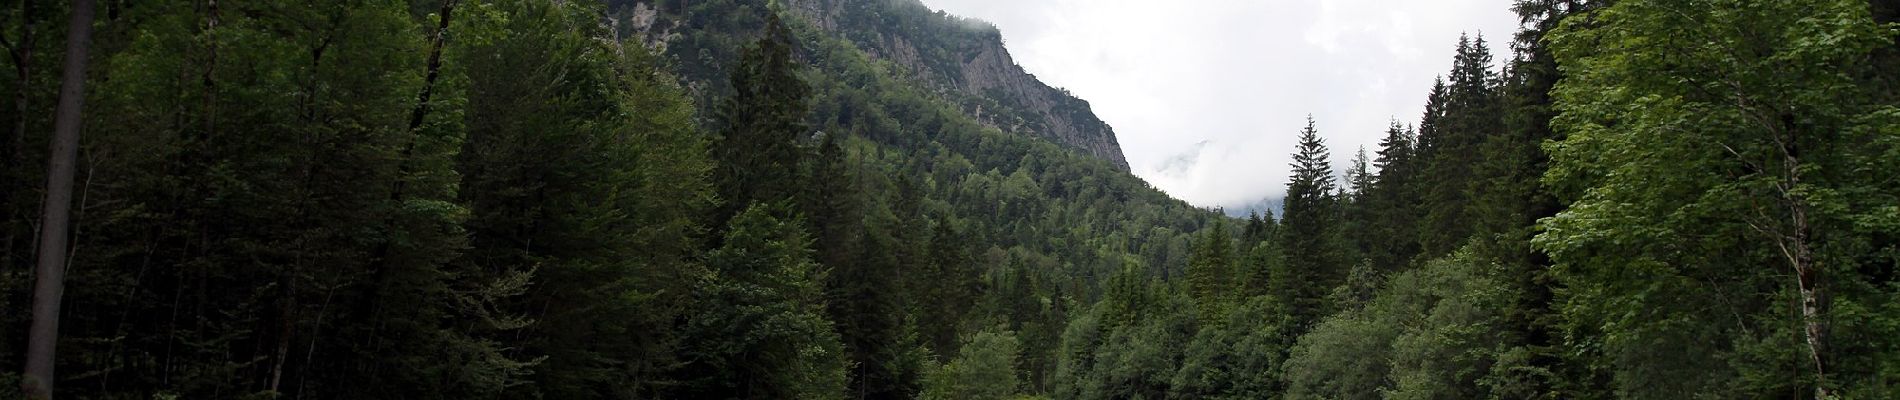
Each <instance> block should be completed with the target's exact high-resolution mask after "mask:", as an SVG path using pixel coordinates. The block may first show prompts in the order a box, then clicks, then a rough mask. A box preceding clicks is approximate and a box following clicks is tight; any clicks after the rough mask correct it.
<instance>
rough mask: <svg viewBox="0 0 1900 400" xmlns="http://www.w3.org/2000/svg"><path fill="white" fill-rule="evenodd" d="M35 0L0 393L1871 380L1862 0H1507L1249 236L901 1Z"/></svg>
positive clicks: (1890, 317)
mask: <svg viewBox="0 0 1900 400" xmlns="http://www.w3.org/2000/svg"><path fill="white" fill-rule="evenodd" d="M70 3H71V4H65V2H53V1H38V0H20V1H8V2H6V4H5V5H4V8H0V46H3V47H4V50H5V52H6V57H3V58H4V61H0V63H4V64H5V66H6V71H7V72H10V73H6V74H0V97H4V98H5V99H6V101H5V103H4V107H0V122H4V124H0V125H3V128H4V129H5V130H6V132H7V134H6V136H5V138H4V139H5V140H4V142H0V153H3V154H0V164H3V165H0V168H3V169H0V180H3V181H4V184H0V359H3V360H7V362H6V363H0V365H5V366H6V368H4V370H0V382H5V383H6V387H8V388H9V389H8V390H5V391H0V398H51V397H53V396H54V395H57V397H59V398H71V399H127V400H131V399H139V400H145V399H306V398H308V399H486V398H495V399H539V398H545V399H609V398H612V399H621V398H664V399H847V398H848V399H910V398H923V399H1032V398H1052V399H1163V398H1168V399H1202V398H1207V399H1320V398H1326V399H1485V398H1490V399H1610V398H1619V399H1621V398H1628V399H1731V398H1811V399H1817V400H1826V399H1895V398H1900V276H1896V272H1897V271H1896V270H1897V269H1900V44H1897V42H1896V38H1900V34H1897V32H1900V24H1895V22H1894V21H1895V19H1896V15H1900V5H1896V3H1897V2H1895V1H1891V0H1873V1H1862V0H1616V1H1605V0H1518V1H1516V2H1515V6H1514V10H1515V11H1516V12H1517V14H1518V15H1519V16H1520V17H1521V22H1522V25H1521V30H1520V31H1518V32H1516V33H1515V35H1514V36H1512V37H1510V38H1509V40H1510V43H1511V48H1512V49H1514V50H1513V54H1511V55H1509V56H1508V57H1505V58H1503V59H1496V58H1494V55H1493V54H1490V50H1488V49H1489V48H1490V47H1489V46H1488V45H1487V43H1486V41H1487V39H1486V38H1484V37H1482V36H1477V35H1473V36H1468V37H1463V38H1457V41H1456V46H1455V47H1453V46H1449V44H1451V39H1452V38H1446V43H1447V44H1448V46H1447V47H1451V48H1453V49H1454V50H1455V53H1454V55H1453V57H1454V60H1455V62H1454V64H1455V65H1454V67H1453V68H1452V69H1451V70H1450V71H1447V72H1446V74H1445V75H1444V77H1443V78H1442V79H1441V81H1440V82H1439V84H1438V85H1436V86H1435V87H1433V88H1432V90H1431V92H1430V93H1422V95H1424V96H1423V97H1424V100H1425V102H1426V104H1427V106H1426V110H1427V111H1426V112H1425V114H1424V115H1423V116H1422V118H1421V119H1419V120H1417V121H1403V122H1401V121H1392V122H1391V124H1390V126H1391V128H1390V129H1389V131H1387V132H1385V139H1384V140H1383V142H1382V143H1380V146H1379V148H1378V149H1376V150H1375V151H1374V152H1372V153H1371V154H1368V153H1367V152H1365V151H1363V150H1362V151H1359V152H1358V153H1356V154H1348V155H1347V156H1349V157H1341V158H1340V159H1338V160H1343V161H1336V160H1335V159H1334V157H1335V156H1336V154H1334V153H1333V152H1332V151H1331V149H1329V148H1328V147H1327V145H1326V140H1325V135H1324V134H1323V132H1325V130H1324V129H1323V128H1324V127H1325V126H1326V125H1325V123H1324V122H1325V121H1311V119H1310V118H1309V121H1308V123H1307V124H1306V125H1305V126H1303V127H1301V126H1262V127H1259V131H1260V132H1261V134H1262V135H1292V134H1294V133H1297V134H1298V135H1297V138H1298V139H1297V140H1298V153H1297V154H1295V158H1294V162H1293V164H1294V165H1293V167H1294V172H1293V173H1292V176H1290V177H1289V180H1288V182H1287V183H1286V187H1285V189H1286V197H1285V199H1284V207H1283V209H1281V210H1279V211H1278V213H1277V215H1271V214H1269V215H1255V216H1252V217H1249V218H1230V217H1227V216H1225V215H1223V214H1221V212H1219V211H1218V210H1207V209H1199V208H1195V207H1194V206H1191V205H1189V204H1187V203H1185V202H1182V201H1180V200H1176V199H1173V198H1171V197H1169V196H1167V195H1166V194H1163V193H1162V192H1160V191H1159V190H1156V189H1154V188H1153V187H1151V186H1149V185H1148V184H1147V183H1145V182H1143V181H1142V180H1141V179H1139V178H1136V177H1135V176H1134V175H1131V174H1129V173H1128V172H1127V171H1128V168H1127V166H1126V164H1125V163H1124V162H1123V161H1121V159H1120V153H1119V148H1118V147H1114V146H1115V145H1114V144H1113V142H1112V140H1113V134H1112V132H1109V131H1107V128H1106V126H1105V125H1102V126H1099V127H1094V125H1100V124H1101V123H1100V120H1099V119H1096V118H1095V116H1094V114H1093V113H1092V112H1091V111H1089V109H1088V107H1087V103H1086V102H1082V101H1080V100H1077V99H1074V98H1072V97H1065V96H1067V95H1066V92H1059V91H1055V90H1052V89H1048V88H1047V87H1046V86H1035V85H1030V86H1021V87H1016V88H1014V89H1010V90H1017V91H1015V92H1011V91H1007V90H1004V89H1006V88H996V87H978V86H974V83H973V82H974V81H973V80H972V79H973V78H971V76H970V75H961V74H958V73H955V72H956V71H960V70H965V68H962V66H964V65H967V64H966V63H974V62H978V61H979V60H980V59H982V58H983V57H978V56H979V55H980V54H978V53H976V52H975V51H976V50H974V49H978V48H981V47H983V46H980V45H979V44H982V43H996V44H1000V36H999V35H998V34H997V31H996V30H995V28H994V27H989V26H985V25H977V26H973V24H971V23H969V21H967V20H963V19H961V18H958V17H954V16H949V15H946V14H943V13H941V12H935V11H931V10H930V9H929V8H927V7H925V6H924V5H923V4H922V3H920V2H918V1H916V0H863V1H845V0H771V1H767V0H705V1H699V0H694V1H685V0H655V1H648V0H608V1H605V2H600V1H588V0H406V1H405V0H341V1H295V0H258V1H217V0H74V1H71V2H70ZM95 3H97V4H95ZM900 39H901V41H902V42H901V45H902V46H896V47H894V45H893V43H899V42H898V41H899V40H900ZM899 47H901V48H908V49H910V50H909V51H907V52H901V54H899V53H900V52H895V51H891V50H890V49H891V48H899ZM1019 86H1020V85H1019ZM973 87H974V88H978V89H983V90H969V89H968V88H973ZM1045 92H1046V93H1061V94H1062V95H1061V96H1055V95H1052V96H1055V97H1053V98H1056V99H1057V100H1058V101H1055V102H1053V103H1051V102H1045V101H1031V100H1026V98H1025V97H1024V96H1022V95H1018V94H1017V93H1045ZM1032 103H1033V105H1034V107H1032V106H1031V105H1032ZM1052 104H1053V105H1052ZM1268 111H1271V112H1284V113H1303V112H1304V111H1303V110H1268ZM1052 121H1053V122H1052ZM1078 121H1079V122H1078ZM1069 124H1078V125H1069ZM1082 125H1090V126H1083V128H1087V129H1081V128H1077V126H1082ZM1052 132H1062V133H1063V134H1062V135H1055V134H1053V133H1052ZM82 133H83V134H82ZM1103 135H1106V136H1107V137H1106V138H1104V137H1102V136H1103ZM1104 149H1108V150H1104ZM1110 150H1112V151H1110ZM48 160H50V162H49V161H48ZM1335 162H1340V163H1341V164H1340V165H1342V166H1344V167H1343V168H1340V169H1338V170H1343V171H1344V173H1343V174H1339V173H1337V172H1336V171H1338V170H1336V169H1335V167H1334V165H1335V164H1334V163H1335ZM68 207H70V209H68ZM62 289H63V292H62ZM36 293H38V294H36ZM20 361H24V362H23V363H20V364H14V362H20ZM54 367H57V368H56V369H55V368H54ZM15 387H17V388H20V389H19V390H14V389H12V388H15Z"/></svg>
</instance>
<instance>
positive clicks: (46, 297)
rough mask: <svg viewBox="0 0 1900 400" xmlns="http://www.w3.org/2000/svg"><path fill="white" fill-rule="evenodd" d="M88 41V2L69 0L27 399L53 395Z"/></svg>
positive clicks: (48, 164) (28, 359)
mask: <svg viewBox="0 0 1900 400" xmlns="http://www.w3.org/2000/svg"><path fill="white" fill-rule="evenodd" d="M91 41H92V0H73V11H72V22H71V26H70V27H69V28H68V29H67V31H66V59H65V65H64V67H63V68H64V72H62V73H61V78H60V84H59V106H58V111H57V112H56V113H55V114H54V120H53V144H52V146H51V147H52V151H51V152H50V153H49V154H48V160H47V162H46V203H45V204H43V205H42V206H41V210H42V214H41V218H42V219H43V220H44V222H42V225H41V228H40V249H39V266H38V269H37V272H36V275H37V276H36V277H35V280H34V283H33V325H32V329H30V330H29V331H28V339H27V348H26V374H25V376H23V377H22V379H21V382H20V386H21V389H22V390H23V391H25V392H26V396H27V398H31V399H52V398H53V384H54V375H53V349H54V345H55V344H56V343H57V342H58V339H59V305H60V304H59V303H60V298H61V296H62V295H63V293H62V292H64V291H65V289H66V288H65V285H66V282H65V280H66V245H67V241H68V240H69V239H71V238H70V237H68V233H69V232H70V230H71V228H72V206H73V173H74V171H73V170H74V164H75V163H76V162H77V160H78V158H79V128H80V124H81V121H80V119H79V117H80V109H81V107H83V106H84V105H85V95H86V56H87V54H86V52H87V50H88V47H89V46H88V45H89V44H90V42H91Z"/></svg>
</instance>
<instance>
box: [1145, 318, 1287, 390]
mask: <svg viewBox="0 0 1900 400" xmlns="http://www.w3.org/2000/svg"><path fill="white" fill-rule="evenodd" d="M1276 307H1277V303H1276V302H1274V301H1273V300H1272V299H1270V298H1267V297H1254V298H1250V299H1247V300H1245V301H1242V302H1240V304H1239V305H1238V306H1237V308H1235V309H1234V310H1233V312H1231V313H1227V314H1226V315H1224V317H1225V318H1226V320H1225V321H1223V323H1221V324H1218V325H1209V326H1206V327H1203V328H1202V329H1201V330H1200V331H1199V332H1197V333H1196V334H1195V335H1194V339H1193V341H1190V342H1188V344H1187V349H1186V350H1185V351H1186V353H1185V354H1183V355H1182V359H1181V365H1180V369H1178V370H1176V371H1175V373H1174V379H1173V381H1172V382H1170V383H1169V387H1168V395H1167V398H1172V399H1264V398H1273V397H1276V396H1278V395H1279V394H1280V393H1282V392H1283V391H1284V386H1283V385H1282V384H1281V380H1280V379H1279V377H1278V376H1276V375H1277V374H1278V371H1280V368H1281V362H1282V361H1283V360H1284V359H1285V355H1284V354H1285V349H1286V348H1287V347H1288V345H1289V344H1290V342H1291V336H1289V335H1287V334H1286V333H1285V331H1284V329H1285V328H1286V327H1287V326H1290V325H1288V321H1287V318H1288V315H1287V314H1286V313H1284V312H1282V311H1281V310H1280V309H1278V308H1276Z"/></svg>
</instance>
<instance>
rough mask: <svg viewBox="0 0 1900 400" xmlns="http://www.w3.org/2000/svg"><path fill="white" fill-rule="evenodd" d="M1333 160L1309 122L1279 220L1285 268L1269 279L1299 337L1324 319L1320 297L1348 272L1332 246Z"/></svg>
mask: <svg viewBox="0 0 1900 400" xmlns="http://www.w3.org/2000/svg"><path fill="white" fill-rule="evenodd" d="M1329 156H1330V153H1329V152H1328V151H1327V150H1326V143H1325V141H1324V140H1323V139H1321V138H1320V137H1319V131H1318V130H1317V129H1315V128H1314V123H1313V119H1312V118H1311V117H1308V118H1307V119H1306V128H1305V129H1302V130H1300V137H1299V145H1298V149H1297V152H1296V153H1294V155H1293V163H1292V166H1293V175H1292V177H1291V178H1290V179H1289V180H1288V181H1287V187H1286V203H1285V204H1286V205H1285V206H1284V213H1285V216H1284V217H1282V219H1281V226H1282V229H1281V230H1280V241H1281V248H1282V249H1283V251H1284V252H1285V253H1284V254H1285V257H1286V262H1285V263H1284V264H1283V265H1282V268H1281V269H1280V271H1277V273H1271V275H1272V276H1271V277H1270V278H1269V279H1270V284H1271V285H1272V286H1271V287H1272V289H1271V290H1270V293H1272V294H1273V295H1274V296H1276V297H1278V298H1279V300H1280V301H1282V302H1284V304H1288V305H1289V307H1287V310H1289V312H1290V313H1292V314H1293V315H1294V319H1295V324H1296V326H1298V327H1301V328H1299V329H1298V331H1304V329H1305V328H1304V327H1305V326H1307V325H1308V324H1311V323H1312V322H1313V321H1315V320H1317V319H1318V318H1319V317H1320V316H1322V315H1324V314H1325V311H1324V310H1322V309H1321V304H1322V303H1323V299H1322V297H1323V296H1324V295H1325V293H1326V292H1327V291H1329V290H1331V288H1332V287H1333V285H1335V284H1337V283H1338V281H1339V279H1340V278H1343V277H1344V272H1345V269H1344V268H1342V267H1341V266H1340V265H1339V264H1338V262H1337V261H1336V259H1337V257H1338V253H1337V251H1339V250H1341V249H1339V248H1338V247H1337V246H1335V245H1334V243H1332V240H1331V239H1333V238H1334V236H1333V235H1334V232H1335V230H1336V229H1338V226H1337V224H1338V220H1337V214H1335V212H1334V210H1336V208H1335V207H1336V206H1337V201H1336V200H1337V199H1335V198H1334V197H1333V192H1334V188H1335V187H1336V185H1335V184H1334V182H1333V175H1332V174H1333V168H1332V163H1331V162H1329V161H1327V158H1328V157H1329Z"/></svg>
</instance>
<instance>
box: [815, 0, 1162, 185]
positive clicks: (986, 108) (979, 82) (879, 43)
mask: <svg viewBox="0 0 1900 400" xmlns="http://www.w3.org/2000/svg"><path fill="white" fill-rule="evenodd" d="M784 3H785V4H786V6H787V8H788V9H789V10H790V11H791V13H793V14H794V15H796V16H798V17H800V18H802V19H805V20H807V21H808V22H810V23H811V24H812V25H813V26H816V27H819V28H821V29H824V30H826V31H829V32H831V33H833V34H835V35H838V36H842V37H844V38H846V39H850V40H852V41H853V42H855V43H857V44H858V46H860V47H862V48H863V49H864V50H865V51H866V52H867V53H869V54H870V55H871V56H873V57H877V58H880V59H884V60H888V61H890V62H892V63H894V64H897V65H899V66H903V67H904V68H906V69H909V70H910V72H911V73H913V74H914V76H915V77H916V78H918V79H919V80H921V81H923V82H924V83H926V84H929V85H932V86H935V87H934V89H936V90H937V91H938V92H940V93H944V94H946V95H949V96H948V97H952V99H951V100H952V101H953V102H956V103H958V104H960V105H961V106H962V108H963V111H964V113H966V114H969V115H970V116H972V117H975V118H976V119H977V120H978V121H982V122H983V123H985V124H988V125H990V126H993V127H996V128H998V129H1002V130H1004V131H1009V132H1016V133H1021V134H1027V135H1035V136H1038V137H1042V138H1044V139H1047V140H1049V141H1051V142H1055V143H1057V144H1059V145H1062V146H1064V147H1068V148H1070V149H1073V150H1075V151H1078V152H1081V153H1084V154H1089V155H1092V156H1095V157H1097V158H1101V159H1104V160H1107V161H1108V162H1110V163H1112V164H1114V165H1116V166H1117V167H1118V168H1120V169H1122V170H1123V171H1126V170H1128V161H1127V160H1126V159H1125V158H1123V156H1122V149H1121V145H1120V144H1119V143H1118V142H1117V141H1116V139H1115V132H1114V130H1113V129H1112V128H1110V127H1109V126H1108V124H1107V123H1104V122H1102V120H1101V119H1100V118H1098V117H1096V116H1095V113H1094V111H1092V110H1090V108H1089V104H1088V102H1087V101H1084V100H1082V99H1078V98H1076V97H1075V96H1073V95H1071V94H1069V93H1068V92H1067V91H1065V90H1061V89H1056V88H1054V87H1050V86H1049V85H1048V84H1046V83H1043V82H1042V81H1040V80H1037V79H1036V77H1035V76H1034V75H1031V74H1029V73H1028V72H1026V71H1024V70H1023V68H1022V66H1019V65H1017V64H1016V62H1015V60H1014V59H1012V58H1011V57H1010V54H1009V50H1008V49H1006V48H1005V47H1004V44H1003V39H1002V35H1001V33H1000V32H999V31H997V29H996V28H995V27H994V26H993V25H990V24H988V23H984V22H981V21H976V20H971V19H964V18H959V17H956V16H952V15H947V14H944V13H942V12H932V11H929V10H928V9H927V8H926V7H925V6H924V4H923V3H921V2H919V1H918V0H786V1H785V2H784Z"/></svg>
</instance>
